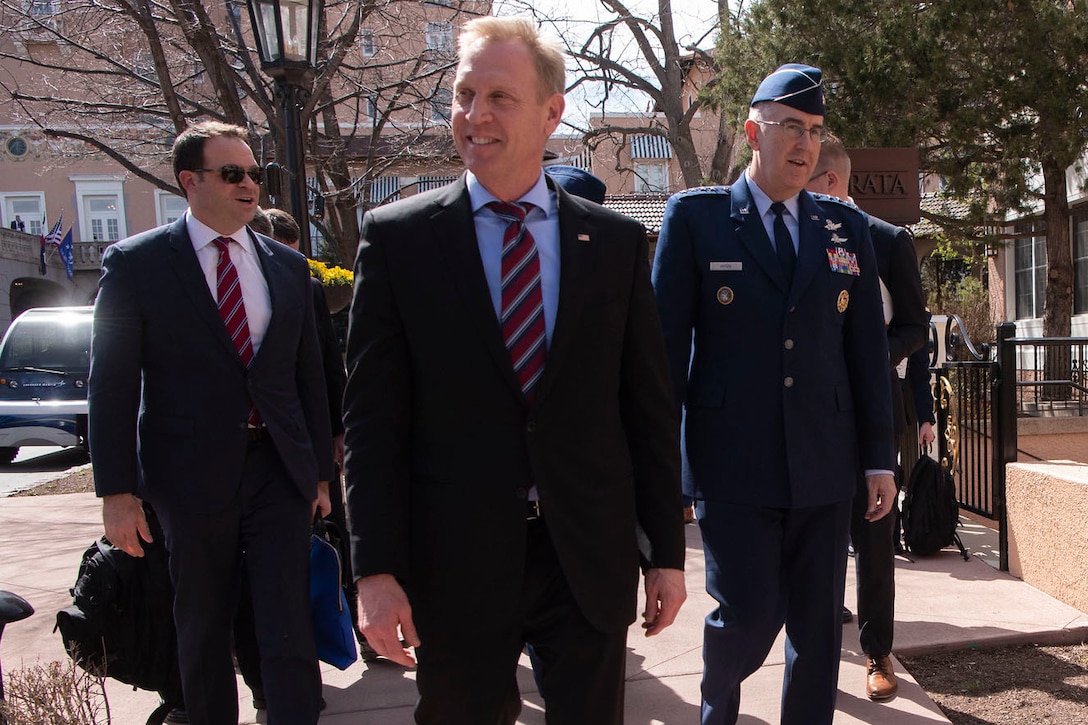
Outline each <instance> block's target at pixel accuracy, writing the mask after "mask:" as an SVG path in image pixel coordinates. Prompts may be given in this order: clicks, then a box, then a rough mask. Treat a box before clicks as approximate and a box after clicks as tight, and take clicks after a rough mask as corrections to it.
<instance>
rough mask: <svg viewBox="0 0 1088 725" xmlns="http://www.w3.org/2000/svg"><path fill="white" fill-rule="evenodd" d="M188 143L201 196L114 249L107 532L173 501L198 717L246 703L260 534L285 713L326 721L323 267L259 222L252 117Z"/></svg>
mask: <svg viewBox="0 0 1088 725" xmlns="http://www.w3.org/2000/svg"><path fill="white" fill-rule="evenodd" d="M173 161H174V176H175V178H176V179H177V182H178V185H179V187H180V188H181V189H182V190H183V191H184V193H185V195H186V198H187V199H188V201H189V210H188V211H187V212H186V214H185V215H184V216H183V217H182V218H181V219H179V220H178V221H176V222H174V223H173V224H170V225H167V226H163V227H159V228H157V229H153V230H151V231H149V232H145V233H142V234H138V235H136V236H134V237H130V238H129V239H126V240H123V241H121V242H118V243H116V244H114V245H112V246H111V247H110V248H109V249H108V250H107V251H106V254H105V255H104V256H103V259H102V278H101V280H100V282H99V293H98V299H97V301H96V303H95V320H94V332H93V337H92V343H91V382H90V390H89V395H88V402H89V406H90V448H91V457H92V461H93V463H94V468H95V486H96V490H97V492H98V495H99V496H101V497H102V518H103V522H104V525H105V531H106V536H107V537H108V538H109V540H110V541H111V542H113V543H114V544H115V545H116V546H118V547H119V548H121V549H123V550H124V551H126V552H128V553H129V554H132V555H133V556H140V555H142V553H143V551H142V548H141V545H140V540H141V539H143V540H144V541H150V540H151V534H150V532H149V531H148V528H147V521H146V519H145V518H144V514H143V509H142V502H141V498H143V499H146V500H147V501H148V502H149V503H150V504H151V505H152V506H153V507H154V509H155V511H156V513H157V514H158V517H159V519H160V521H161V523H162V526H163V532H164V535H165V539H166V545H167V547H168V549H169V551H170V574H171V578H172V580H173V582H174V587H175V600H174V618H175V622H176V624H177V630H178V647H179V653H178V654H179V661H180V666H181V677H182V686H183V690H184V696H185V705H186V708H187V710H188V716H189V720H190V722H193V723H202V724H205V723H206V724H210V725H220V724H221V723H236V722H237V719H238V695H237V688H236V684H235V682H236V681H235V675H234V667H233V663H232V661H231V644H230V642H231V638H230V631H231V615H232V613H233V612H234V605H235V599H236V597H237V586H238V579H239V567H240V566H241V565H242V564H241V563H240V562H241V561H242V552H243V551H244V552H245V558H244V566H245V567H246V571H247V574H248V576H249V581H250V584H251V586H252V589H253V601H254V609H255V612H254V613H255V615H256V622H257V636H258V640H259V642H260V650H261V669H262V674H263V679H264V683H265V687H266V693H267V699H268V714H269V722H272V723H275V722H281V723H292V724H294V723H315V722H316V721H317V717H318V711H319V705H320V700H321V689H320V688H321V684H320V675H319V670H318V666H317V656H316V651H315V648H314V639H313V632H312V630H311V625H310V614H309V597H308V586H307V576H308V566H309V537H310V526H311V521H312V519H313V516H314V513H315V511H316V510H320V511H321V512H322V513H327V512H328V509H329V502H328V483H327V482H328V480H329V477H330V476H331V475H332V474H333V462H332V441H331V437H330V433H329V410H328V403H327V401H326V397H325V383H324V379H323V376H322V373H321V359H320V355H319V352H318V348H317V335H316V333H315V329H314V315H313V296H312V293H311V291H310V282H309V278H310V272H309V267H308V265H307V263H306V260H305V258H303V257H302V256H301V255H299V254H298V253H296V252H293V251H291V250H289V249H287V248H285V247H283V246H282V245H278V244H276V243H275V242H273V241H272V240H271V239H268V238H267V237H262V236H260V235H256V234H252V233H251V232H249V231H248V230H247V229H246V223H247V222H249V221H250V220H251V219H252V218H253V214H254V211H255V209H256V207H257V200H258V196H259V191H260V187H259V183H260V182H261V181H262V179H263V174H262V170H261V168H260V167H258V166H257V165H256V163H255V162H254V159H253V153H252V151H251V150H250V147H249V145H248V143H247V134H246V131H245V129H242V128H239V127H237V126H229V125H227V124H223V123H218V122H206V123H200V124H197V125H195V126H192V127H191V128H189V129H188V130H186V131H185V132H183V133H182V134H181V135H180V136H178V138H177V140H176V141H175V142H174V149H173ZM138 496H139V498H138Z"/></svg>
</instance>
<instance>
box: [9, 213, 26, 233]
mask: <svg viewBox="0 0 1088 725" xmlns="http://www.w3.org/2000/svg"><path fill="white" fill-rule="evenodd" d="M11 228H12V229H14V230H15V231H17V232H25V231H26V222H24V221H23V218H22V217H21V216H19V215H18V214H16V215H15V218H14V219H12V220H11Z"/></svg>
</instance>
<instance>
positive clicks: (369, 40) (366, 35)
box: [359, 28, 375, 58]
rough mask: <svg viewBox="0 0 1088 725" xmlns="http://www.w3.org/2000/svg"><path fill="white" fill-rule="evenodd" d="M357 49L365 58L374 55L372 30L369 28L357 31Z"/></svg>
mask: <svg viewBox="0 0 1088 725" xmlns="http://www.w3.org/2000/svg"><path fill="white" fill-rule="evenodd" d="M359 50H360V52H362V54H363V55H364V56H365V57H367V58H371V57H373V56H374V52H375V51H374V31H373V30H371V29H370V28H363V29H362V30H360V31H359Z"/></svg>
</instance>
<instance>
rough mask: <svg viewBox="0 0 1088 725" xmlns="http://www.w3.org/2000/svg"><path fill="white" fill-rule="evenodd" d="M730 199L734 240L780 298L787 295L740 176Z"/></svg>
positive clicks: (778, 269)
mask: <svg viewBox="0 0 1088 725" xmlns="http://www.w3.org/2000/svg"><path fill="white" fill-rule="evenodd" d="M731 188H732V191H731V193H730V198H731V200H732V206H733V210H732V217H733V221H734V222H735V223H736V224H737V228H736V238H737V240H738V241H739V242H740V243H741V245H743V246H744V248H745V249H747V250H748V254H749V255H751V256H752V257H753V258H754V259H755V260H756V262H757V263H758V264H759V266H760V267H761V268H762V269H763V272H764V273H765V274H766V275H767V276H768V277H770V278H771V279H772V280H773V281H774V283H775V284H776V285H777V286H778V288H779V289H780V290H782V292H783V293H784V294H788V293H789V291H790V290H789V287H788V286H787V285H786V276H785V275H784V274H783V272H782V267H781V265H779V264H778V256H777V255H776V254H775V251H774V247H773V246H772V245H771V238H770V237H768V236H767V229H766V228H765V227H764V226H763V220H762V219H761V218H760V216H759V209H757V208H756V204H755V202H754V201H753V200H752V195H751V193H750V192H749V191H748V182H747V180H746V178H745V177H744V176H741V179H740V180H739V181H738V182H737V183H735V184H733V186H732V187H731Z"/></svg>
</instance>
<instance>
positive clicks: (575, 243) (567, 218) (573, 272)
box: [535, 179, 603, 400]
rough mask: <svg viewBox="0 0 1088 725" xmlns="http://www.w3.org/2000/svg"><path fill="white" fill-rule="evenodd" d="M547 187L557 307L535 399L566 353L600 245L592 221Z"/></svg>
mask: <svg viewBox="0 0 1088 725" xmlns="http://www.w3.org/2000/svg"><path fill="white" fill-rule="evenodd" d="M548 186H549V187H551V188H553V189H554V190H555V193H556V196H557V198H558V205H559V308H558V310H557V312H556V319H555V327H554V328H553V330H552V342H551V345H550V346H549V347H548V356H547V360H546V362H545V363H544V374H543V375H542V376H541V378H540V382H538V383H537V386H536V390H535V398H536V399H537V400H540V399H542V398H543V397H544V396H545V395H547V394H548V390H549V389H550V388H551V386H552V385H553V383H554V381H555V379H556V377H557V376H558V374H559V371H560V370H561V369H562V364H563V361H564V359H565V358H566V355H567V353H568V351H569V350H570V345H571V341H572V340H573V339H574V337H575V331H576V330H577V327H578V321H579V318H580V317H581V315H582V305H583V304H584V302H585V297H586V292H587V291H588V290H589V285H590V283H591V278H592V274H591V273H592V271H593V268H594V265H595V264H596V260H597V253H598V250H599V249H600V248H601V244H602V243H603V240H602V239H600V237H599V235H598V232H597V226H596V225H595V224H594V223H593V220H592V218H591V217H590V216H589V215H588V214H585V213H584V212H583V211H582V210H581V209H579V208H575V206H574V204H573V203H572V201H571V197H570V195H569V194H567V192H566V191H564V190H563V189H561V188H559V187H558V186H557V185H554V184H553V183H552V181H551V180H550V179H548Z"/></svg>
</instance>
